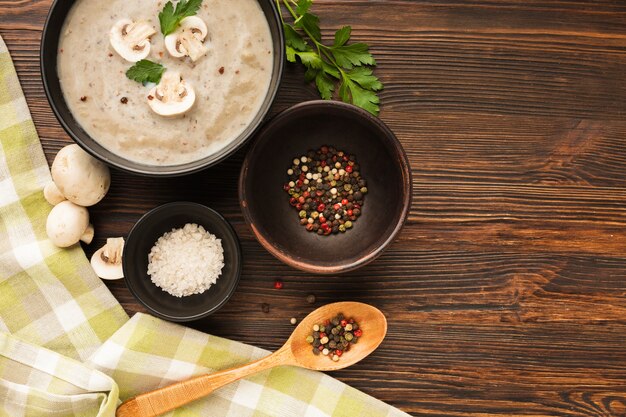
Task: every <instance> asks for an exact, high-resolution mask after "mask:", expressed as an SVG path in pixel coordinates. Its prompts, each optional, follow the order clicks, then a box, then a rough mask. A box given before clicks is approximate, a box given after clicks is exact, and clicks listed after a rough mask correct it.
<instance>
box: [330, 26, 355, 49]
mask: <svg viewBox="0 0 626 417" xmlns="http://www.w3.org/2000/svg"><path fill="white" fill-rule="evenodd" d="M350 33H352V28H351V27H350V26H344V27H342V28H341V29H339V30H338V31H337V32H335V43H334V44H333V47H335V48H337V47H339V46H343V45H345V44H346V42H348V40H350Z"/></svg>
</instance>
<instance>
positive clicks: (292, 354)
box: [116, 302, 387, 417]
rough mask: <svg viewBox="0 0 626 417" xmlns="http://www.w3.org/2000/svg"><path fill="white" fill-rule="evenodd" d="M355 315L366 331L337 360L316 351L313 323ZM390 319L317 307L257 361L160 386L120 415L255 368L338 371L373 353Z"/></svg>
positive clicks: (172, 403) (157, 407) (343, 307)
mask: <svg viewBox="0 0 626 417" xmlns="http://www.w3.org/2000/svg"><path fill="white" fill-rule="evenodd" d="M339 313H343V314H345V315H346V317H351V318H354V320H355V321H356V322H357V323H359V328H360V329H361V330H362V331H363V336H361V338H359V342H358V343H357V344H354V345H352V346H351V347H350V350H349V351H348V352H346V353H345V354H344V355H343V356H341V358H340V359H339V361H338V362H334V361H332V360H331V358H329V357H328V356H324V355H314V354H313V352H312V347H311V345H310V344H309V343H307V341H306V338H307V336H309V335H310V334H311V332H312V329H313V325H315V324H318V323H323V322H324V321H325V320H328V319H330V318H332V317H335V316H336V315H337V314H339ZM386 333H387V320H386V319H385V316H384V315H383V313H382V312H381V311H380V310H378V309H377V308H375V307H372V306H370V305H367V304H363V303H355V302H341V303H334V304H328V305H325V306H323V307H320V308H318V309H317V310H315V311H313V312H312V313H311V314H309V315H308V316H306V318H305V319H304V320H302V321H301V322H300V324H299V325H298V327H296V329H295V330H294V331H293V333H292V334H291V336H290V337H289V340H287V343H285V344H284V345H283V347H281V348H280V349H278V350H277V351H276V352H274V353H272V354H271V355H269V356H266V357H265V358H262V359H260V360H258V361H256V362H252V363H249V364H247V365H243V366H240V367H237V368H232V369H227V370H225V371H221V372H217V373H214V374H209V375H200V376H197V377H194V378H191V379H188V380H186V381H181V382H177V383H175V384H172V385H169V386H167V387H163V388H159V389H156V390H154V391H150V392H147V393H145V394H141V395H138V396H137V397H135V398H131V399H130V400H128V401H126V402H124V403H123V404H122V405H120V406H119V408H118V409H117V413H116V416H118V417H131V416H132V417H153V416H158V415H160V414H163V413H166V412H168V411H171V410H173V409H175V408H177V407H180V406H182V405H185V404H187V403H190V402H191V401H194V400H197V399H199V398H201V397H204V396H205V395H208V394H210V393H211V392H213V391H215V390H216V389H218V388H221V387H223V386H224V385H226V384H230V383H231V382H234V381H237V380H239V379H241V378H245V377H246V376H248V375H251V374H254V373H256V372H261V371H264V370H266V369H270V368H273V367H275V366H280V365H293V366H300V367H302V368H307V369H312V370H315V371H335V370H337V369H342V368H345V367H348V366H350V365H354V364H355V363H357V362H358V361H360V360H361V359H363V358H365V357H366V356H367V355H369V354H370V353H372V352H373V351H374V350H375V349H376V348H377V347H378V345H380V343H381V342H382V341H383V339H384V338H385V334H386Z"/></svg>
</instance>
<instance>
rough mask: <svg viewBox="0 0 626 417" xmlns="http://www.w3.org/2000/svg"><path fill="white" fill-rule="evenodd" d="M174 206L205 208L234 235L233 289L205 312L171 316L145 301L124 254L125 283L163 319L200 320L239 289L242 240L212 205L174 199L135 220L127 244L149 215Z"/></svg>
mask: <svg viewBox="0 0 626 417" xmlns="http://www.w3.org/2000/svg"><path fill="white" fill-rule="evenodd" d="M174 206H186V207H191V206H195V207H199V208H201V209H202V210H205V211H206V212H208V213H210V214H212V215H214V216H215V217H216V218H217V219H218V220H219V221H220V222H222V223H223V224H224V225H225V226H226V229H227V230H228V232H229V233H230V234H231V235H232V237H233V240H234V242H235V248H236V250H235V255H236V258H237V261H238V262H236V265H235V268H236V269H235V271H234V274H233V275H234V277H233V280H234V282H233V289H232V290H231V291H230V292H229V293H228V294H227V295H226V297H224V298H223V299H222V300H221V301H220V302H219V303H218V304H217V305H216V306H214V307H213V308H211V309H209V310H207V311H205V312H204V313H200V314H196V315H193V316H185V317H181V316H171V315H169V314H165V313H163V312H161V311H158V310H156V309H154V308H153V307H152V306H150V305H148V304H147V303H145V302H144V301H143V299H142V298H141V297H140V296H139V295H138V294H137V292H136V289H135V287H133V284H132V283H131V281H132V279H129V278H128V274H127V270H128V269H129V268H130V267H129V266H127V263H128V262H130V261H126V259H127V258H126V257H124V256H122V270H123V272H124V283H125V284H126V287H127V288H128V290H129V291H130V292H131V294H132V295H133V297H135V299H136V300H137V301H139V303H140V304H141V305H143V306H144V307H146V308H147V309H148V310H149V311H150V312H151V313H152V314H154V315H155V316H157V317H160V318H162V319H165V320H169V321H173V322H187V321H193V320H199V319H201V318H204V317H207V316H210V315H211V314H213V313H215V312H217V311H218V310H220V309H221V308H222V307H223V306H224V305H225V304H226V303H227V302H228V301H229V300H230V299H231V297H232V296H233V295H234V294H235V292H236V291H237V287H238V286H239V281H240V280H241V275H242V272H243V254H242V250H241V242H240V241H239V237H238V236H237V233H236V232H235V229H234V228H233V226H232V225H231V224H230V222H228V220H226V219H225V218H224V216H222V215H221V214H220V213H219V212H217V211H216V210H214V209H212V208H211V207H207V206H205V205H204V204H200V203H194V202H192V201H173V202H170V203H165V204H161V205H160V206H157V207H155V208H153V209H151V210H149V211H147V212H146V213H144V214H143V215H142V216H141V217H140V218H139V220H137V222H135V224H134V225H133V227H132V228H131V229H130V231H129V232H128V234H127V235H126V244H128V241H129V240H130V237H131V236H132V234H133V232H135V231H136V230H137V227H138V226H139V225H140V224H141V223H143V222H145V221H146V220H147V219H148V218H149V217H151V216H153V215H154V214H156V213H159V212H161V211H164V210H169V209H170V208H171V207H174Z"/></svg>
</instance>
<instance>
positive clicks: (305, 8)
mask: <svg viewBox="0 0 626 417" xmlns="http://www.w3.org/2000/svg"><path fill="white" fill-rule="evenodd" d="M312 5H313V0H298V3H297V5H296V13H297V14H299V15H303V14H305V13H308V12H309V9H310V8H311V6H312Z"/></svg>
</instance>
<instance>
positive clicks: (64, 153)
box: [51, 144, 111, 207]
mask: <svg viewBox="0 0 626 417" xmlns="http://www.w3.org/2000/svg"><path fill="white" fill-rule="evenodd" d="M51 171H52V179H53V180H54V183H55V184H56V186H57V187H58V188H59V191H61V193H62V194H63V195H64V196H65V198H67V199H68V200H69V201H71V202H72V203H75V204H78V205H80V206H85V207H89V206H93V205H94V204H96V203H98V202H99V201H100V200H102V199H103V198H104V196H105V195H106V193H107V191H109V186H110V185H111V173H110V172H109V168H108V167H107V166H106V165H105V164H103V163H102V162H100V161H98V160H97V159H95V158H94V157H92V156H91V155H89V154H88V153H87V152H85V151H83V150H82V149H81V148H80V146H78V145H76V144H73V145H68V146H66V147H65V148H63V149H61V150H60V151H59V153H58V154H57V155H56V157H55V158H54V162H52V170H51Z"/></svg>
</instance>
